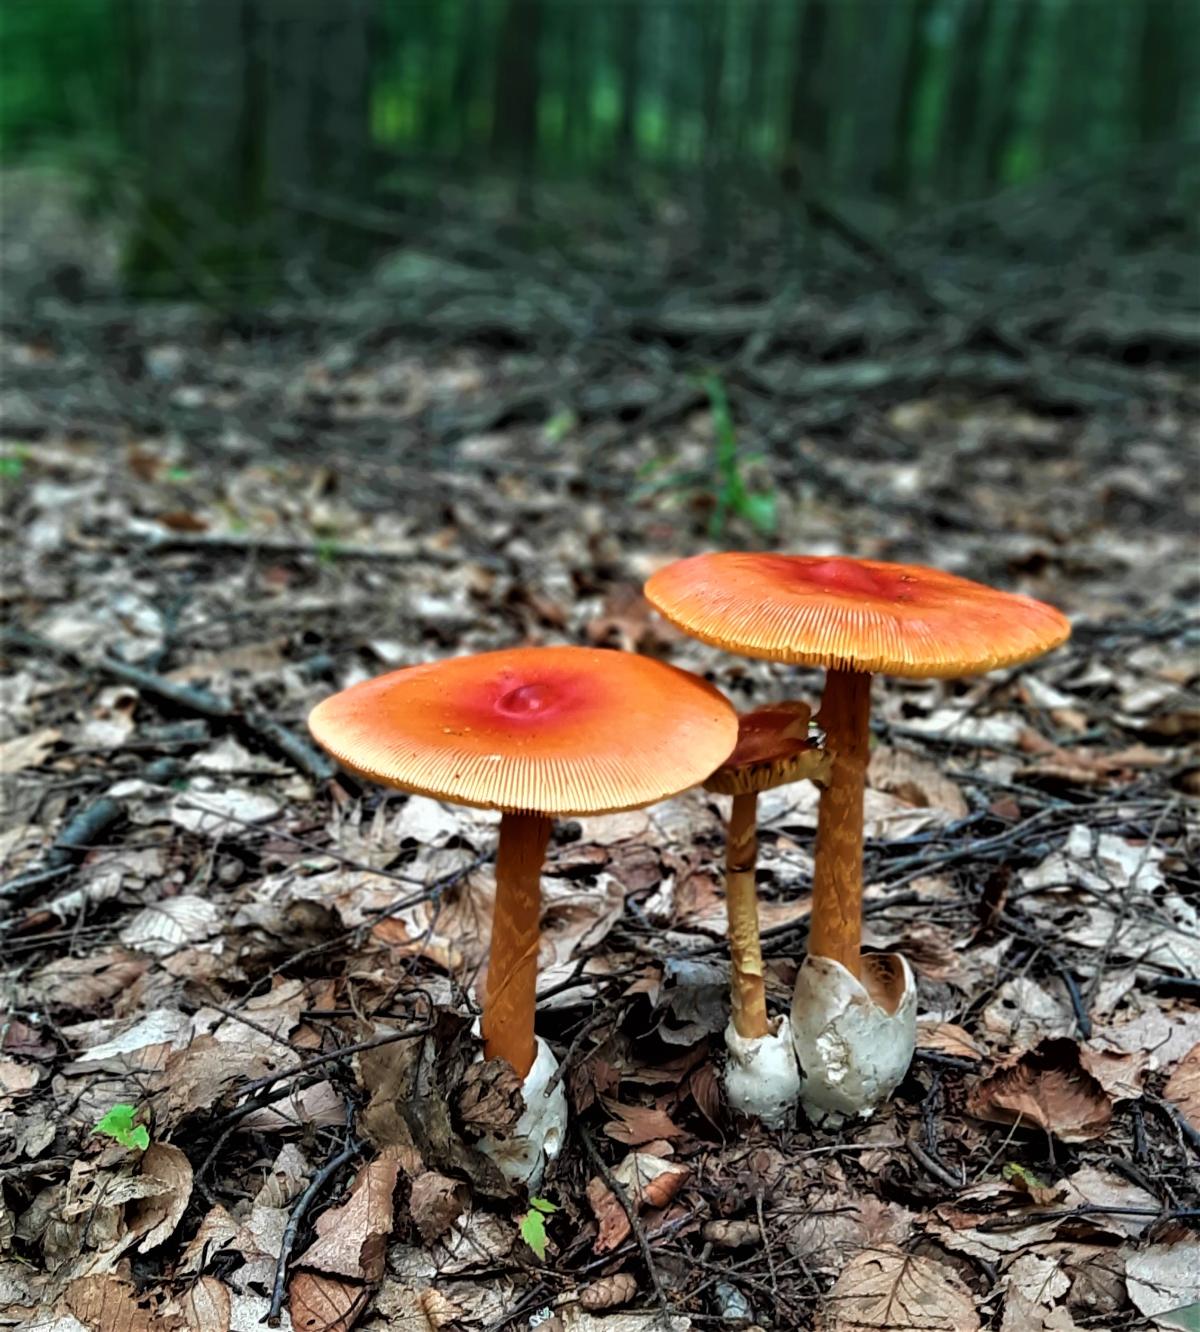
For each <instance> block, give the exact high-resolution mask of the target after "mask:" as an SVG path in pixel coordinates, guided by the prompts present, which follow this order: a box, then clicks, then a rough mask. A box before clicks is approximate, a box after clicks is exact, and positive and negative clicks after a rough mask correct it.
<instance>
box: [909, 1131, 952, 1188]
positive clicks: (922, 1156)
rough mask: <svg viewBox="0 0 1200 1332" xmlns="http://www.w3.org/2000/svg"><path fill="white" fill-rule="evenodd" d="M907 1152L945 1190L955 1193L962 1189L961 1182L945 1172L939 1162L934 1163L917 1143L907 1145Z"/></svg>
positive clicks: (944, 1168)
mask: <svg viewBox="0 0 1200 1332" xmlns="http://www.w3.org/2000/svg"><path fill="white" fill-rule="evenodd" d="M908 1150H909V1152H910V1153H911V1155H912V1158H913V1160H914V1161H916V1162H917V1164H918V1165H920V1166H921V1167H922V1168H923V1169H924V1170H925V1171H926V1172H927V1173H928V1174H930V1175H932V1176H933V1177H934V1179H936V1180H940V1181H941V1182H942V1183H943V1184H945V1185H946V1187H947V1188H950V1189H954V1190H955V1191H956V1192H957V1190H959V1189H961V1188H962V1180H960V1179H955V1178H954V1176H953V1175H952V1174H951V1173H950V1171H949V1170H947V1169H946V1167H945V1166H944V1165H942V1164H941V1162H940V1161H936V1160H935V1159H934V1158H933V1157H932V1156H930V1154H929V1153H928V1152H927V1151H926V1150H925V1148H924V1147H922V1146H921V1144H920V1143H919V1142H910V1143H909V1144H908Z"/></svg>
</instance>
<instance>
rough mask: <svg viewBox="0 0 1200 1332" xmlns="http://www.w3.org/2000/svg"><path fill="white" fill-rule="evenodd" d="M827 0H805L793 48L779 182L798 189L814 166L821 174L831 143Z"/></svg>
mask: <svg viewBox="0 0 1200 1332" xmlns="http://www.w3.org/2000/svg"><path fill="white" fill-rule="evenodd" d="M828 33H829V4H828V0H806V3H805V4H804V6H803V11H802V14H801V18H800V28H799V33H798V35H797V38H796V43H795V49H794V51H793V53H792V54H793V61H794V64H793V67H792V70H793V72H792V91H791V98H790V100H789V104H788V131H787V140H788V141H787V145H786V148H785V152H784V159H783V163H782V166H781V170H780V184H781V185H782V186H783V188H784V189H785V190H787V191H789V192H791V193H799V192H800V191H801V189H802V188H803V184H804V180H805V178H806V177H808V176H810V175H811V174H812V173H813V171H814V168H816V175H817V176H818V177H819V176H820V174H821V171H822V169H823V168H824V165H825V155H826V149H827V147H828V143H829V101H828V82H827V78H826V69H825V61H826V59H827V56H828V45H829V44H828Z"/></svg>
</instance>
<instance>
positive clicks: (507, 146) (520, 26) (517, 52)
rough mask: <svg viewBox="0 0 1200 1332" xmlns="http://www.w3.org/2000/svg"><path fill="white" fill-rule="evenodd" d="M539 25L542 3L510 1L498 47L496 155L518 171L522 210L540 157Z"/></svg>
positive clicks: (494, 104)
mask: <svg viewBox="0 0 1200 1332" xmlns="http://www.w3.org/2000/svg"><path fill="white" fill-rule="evenodd" d="M541 26H542V7H541V0H508V7H507V9H506V10H505V13H504V21H503V23H502V25H501V28H500V40H499V42H498V43H497V46H496V86H495V89H494V91H493V95H492V151H493V152H494V153H495V154H496V155H497V157H499V158H500V159H501V160H502V161H506V162H508V163H510V164H511V165H513V166H515V167H517V168H518V170H519V171H520V186H519V203H520V205H521V206H522V207H523V208H525V207H528V205H529V204H530V203H531V201H532V192H533V168H534V162H535V160H536V156H537V133H538V98H539V97H540V95H541V86H540V81H539V72H540V71H539V67H538V43H539V38H540V36H541Z"/></svg>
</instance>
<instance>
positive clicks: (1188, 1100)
mask: <svg viewBox="0 0 1200 1332" xmlns="http://www.w3.org/2000/svg"><path fill="white" fill-rule="evenodd" d="M1163 1095H1164V1096H1165V1097H1166V1098H1167V1100H1168V1101H1170V1102H1171V1104H1172V1105H1174V1106H1176V1107H1177V1108H1178V1109H1179V1111H1180V1113H1181V1114H1182V1115H1183V1117H1184V1119H1186V1120H1187V1122H1188V1123H1189V1124H1190V1125H1191V1126H1192V1128H1194V1129H1195V1130H1196V1131H1197V1133H1200V1045H1193V1046H1192V1048H1191V1049H1190V1050H1189V1051H1188V1052H1187V1054H1185V1055H1184V1056H1183V1058H1182V1059H1181V1060H1180V1061H1179V1063H1177V1064H1176V1065H1175V1067H1174V1069H1173V1070H1172V1071H1171V1076H1170V1077H1169V1078H1168V1079H1167V1085H1166V1086H1165V1087H1164V1088H1163Z"/></svg>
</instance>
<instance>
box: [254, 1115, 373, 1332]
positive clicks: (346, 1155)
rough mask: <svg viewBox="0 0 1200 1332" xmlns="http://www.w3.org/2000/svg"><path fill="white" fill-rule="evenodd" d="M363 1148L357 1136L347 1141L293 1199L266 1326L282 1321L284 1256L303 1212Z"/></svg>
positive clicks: (295, 1233)
mask: <svg viewBox="0 0 1200 1332" xmlns="http://www.w3.org/2000/svg"><path fill="white" fill-rule="evenodd" d="M362 1149H363V1144H362V1143H361V1142H359V1140H358V1139H357V1138H354V1139H352V1140H351V1142H350V1145H349V1146H348V1147H346V1148H344V1149H343V1150H342V1151H340V1152H339V1153H338V1154H337V1155H336V1156H335V1157H334V1158H333V1160H332V1161H327V1162H326V1163H325V1164H324V1165H323V1166H322V1167H321V1168H320V1170H318V1171H317V1173H316V1174H315V1175H314V1176H313V1177H312V1179H311V1180H309V1183H308V1188H306V1189H305V1190H304V1192H303V1193H302V1194H301V1195H300V1197H299V1198H297V1199H296V1205H295V1206H294V1207H293V1208H292V1214H291V1216H289V1217H288V1223H287V1226H286V1227H285V1228H284V1232H283V1240H282V1242H281V1243H280V1245H279V1260H278V1262H277V1263H276V1264H275V1284H274V1286H273V1287H272V1290H271V1307H270V1308H269V1309H268V1310H267V1316H266V1317H265V1318H264V1319H263V1322H264V1323H266V1325H267V1326H268V1327H278V1326H279V1324H280V1323H281V1322H282V1321H283V1320H282V1319H281V1318H280V1316H279V1311H280V1309H282V1307H283V1287H284V1283H285V1282H286V1280H287V1268H288V1260H289V1259H290V1258H291V1256H292V1248H293V1246H294V1245H295V1243H296V1235H297V1233H298V1232H299V1230H300V1223H301V1221H303V1220H304V1214H305V1213H306V1212H307V1211H308V1209H309V1208H310V1207H311V1206H312V1202H313V1199H314V1198H315V1197H316V1196H317V1194H318V1193H320V1191H321V1189H322V1188H323V1187H324V1186H325V1184H326V1182H327V1181H328V1180H329V1179H330V1178H331V1177H332V1176H333V1175H335V1174H337V1172H338V1171H339V1170H340V1169H341V1168H342V1166H344V1165H345V1164H346V1162H347V1161H349V1160H350V1159H351V1157H354V1156H357V1155H358V1153H359V1152H361V1151H362Z"/></svg>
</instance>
